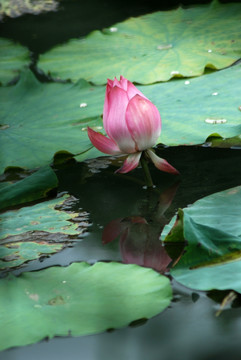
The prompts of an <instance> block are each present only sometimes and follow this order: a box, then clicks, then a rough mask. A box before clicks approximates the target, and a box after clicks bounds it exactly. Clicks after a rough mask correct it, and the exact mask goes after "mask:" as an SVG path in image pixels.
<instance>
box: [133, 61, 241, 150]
mask: <svg viewBox="0 0 241 360" xmlns="http://www.w3.org/2000/svg"><path fill="white" fill-rule="evenodd" d="M240 77H241V64H239V65H237V66H232V67H230V68H229V69H225V70H221V71H217V72H214V73H212V74H208V75H204V76H201V77H198V78H194V79H189V80H182V79H180V80H174V81H170V82H168V83H164V84H156V85H151V86H139V89H140V90H141V91H142V92H144V94H145V95H146V96H147V97H148V98H149V99H150V100H151V101H152V102H153V103H154V104H155V105H156V106H157V107H158V110H159V111H160V114H161V118H162V133H161V136H160V138H159V142H162V143H164V144H166V145H181V144H186V145H195V144H202V143H204V142H205V141H206V139H207V138H208V137H209V136H210V135H211V134H215V135H219V136H222V137H223V138H230V137H234V136H237V135H240V134H241V112H240V110H239V106H240V104H241V100H240V97H239V94H240V92H241V82H240ZM225 141H226V140H223V141H222V144H223V143H225ZM234 142H235V140H234ZM237 143H238V144H239V143H240V139H238V138H237ZM220 144H221V142H220V143H219V144H218V146H220ZM232 145H234V143H233V144H232Z"/></svg>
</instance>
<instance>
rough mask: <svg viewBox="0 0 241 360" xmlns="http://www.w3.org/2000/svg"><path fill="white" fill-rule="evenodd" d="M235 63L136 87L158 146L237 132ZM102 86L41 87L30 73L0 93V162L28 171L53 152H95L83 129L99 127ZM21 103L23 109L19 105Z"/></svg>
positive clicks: (238, 71) (239, 71)
mask: <svg viewBox="0 0 241 360" xmlns="http://www.w3.org/2000/svg"><path fill="white" fill-rule="evenodd" d="M240 76H241V65H240V64H239V65H236V66H233V67H231V68H229V69H226V70H222V71H219V72H215V73H212V74H209V75H205V76H202V77H199V78H195V79H191V80H190V81H188V82H189V83H188V84H186V82H185V81H184V80H182V79H180V80H174V81H170V82H168V83H162V84H156V85H149V86H140V87H139V89H140V90H141V91H142V92H143V93H144V94H145V95H146V96H147V97H149V99H150V100H151V101H152V102H153V103H154V104H155V105H156V106H157V107H158V109H159V111H160V113H161V117H162V123H163V127H162V134H161V136H160V138H159V142H161V143H164V144H166V145H179V144H188V145H191V144H201V143H203V142H205V140H206V138H207V137H208V136H209V135H211V134H213V133H219V134H220V135H221V136H222V137H224V138H227V137H232V136H237V135H239V134H241V125H240V119H241V112H240V110H239V106H240V97H239V93H240V91H241V83H240V80H239V79H240ZM104 97H105V87H103V86H98V87H96V86H91V85H89V84H87V83H86V82H85V81H80V82H78V83H77V84H74V85H73V84H60V83H56V84H55V83H54V84H41V83H39V82H38V81H37V80H36V79H35V78H34V77H33V75H32V74H31V73H29V72H27V73H24V74H23V75H22V78H21V80H20V82H19V83H18V84H17V85H16V86H15V87H14V88H12V87H11V88H2V89H0V99H1V100H2V104H1V108H0V115H1V117H2V119H4V123H5V127H4V128H2V130H0V141H1V146H2V149H3V150H2V158H1V161H0V172H1V171H3V170H4V169H5V168H6V167H8V166H21V167H27V168H34V167H37V166H41V165H45V164H49V163H50V162H51V161H52V158H53V156H54V154H55V153H56V152H58V151H67V152H69V153H72V154H77V153H81V155H80V157H79V159H80V160H81V161H82V160H85V159H86V158H93V157H97V156H100V155H104V154H101V153H100V152H99V151H98V150H96V149H95V148H93V147H92V144H91V143H90V141H89V139H88V136H87V132H86V129H87V126H91V127H93V128H94V129H97V130H99V129H100V130H101V129H103V123H102V119H101V114H102V111H103V103H104ZM23 104H24V105H23Z"/></svg>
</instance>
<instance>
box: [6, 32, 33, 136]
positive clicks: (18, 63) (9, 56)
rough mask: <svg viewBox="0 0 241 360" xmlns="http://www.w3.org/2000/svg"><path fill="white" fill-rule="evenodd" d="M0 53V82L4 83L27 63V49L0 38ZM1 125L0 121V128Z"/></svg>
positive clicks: (10, 79)
mask: <svg viewBox="0 0 241 360" xmlns="http://www.w3.org/2000/svg"><path fill="white" fill-rule="evenodd" d="M0 53H1V56H0V84H2V85H6V84H7V83H9V82H10V81H12V80H14V79H15V78H16V77H18V76H19V73H20V71H21V70H23V68H24V67H26V66H27V65H29V63H30V56H29V50H28V49H27V48H25V47H24V46H21V45H19V44H15V43H14V42H13V41H10V40H7V39H4V38H0ZM1 121H2V120H1ZM3 125H4V124H2V122H1V125H0V126H1V127H0V129H2V127H3ZM5 126H6V125H5Z"/></svg>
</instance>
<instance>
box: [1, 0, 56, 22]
mask: <svg viewBox="0 0 241 360" xmlns="http://www.w3.org/2000/svg"><path fill="white" fill-rule="evenodd" d="M57 6H58V3H57V1H55V0H47V1H46V0H38V1H32V0H0V20H1V19H2V18H3V16H9V17H11V18H15V17H18V16H21V15H23V14H34V15H37V14H40V13H41V12H45V11H53V10H56V9H57Z"/></svg>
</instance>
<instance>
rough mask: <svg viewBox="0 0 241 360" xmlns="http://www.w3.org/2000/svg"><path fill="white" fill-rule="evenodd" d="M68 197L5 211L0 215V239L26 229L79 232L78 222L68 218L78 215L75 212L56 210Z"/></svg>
mask: <svg viewBox="0 0 241 360" xmlns="http://www.w3.org/2000/svg"><path fill="white" fill-rule="evenodd" d="M68 199H69V196H68V195H64V196H62V197H61V198H57V199H54V200H49V201H45V202H42V203H40V204H36V205H33V206H26V207H23V208H21V209H19V210H14V211H6V212H5V213H3V214H1V215H0V224H1V234H0V239H5V238H6V237H8V236H12V235H18V234H23V233H25V232H27V231H47V232H50V233H58V232H59V233H64V234H69V235H75V234H79V233H80V231H78V230H77V228H78V224H77V223H73V222H71V221H70V220H72V219H74V218H75V217H77V216H78V214H77V213H67V212H65V211H61V210H56V209H55V207H56V206H61V205H63V203H64V202H65V201H66V200H68Z"/></svg>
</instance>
